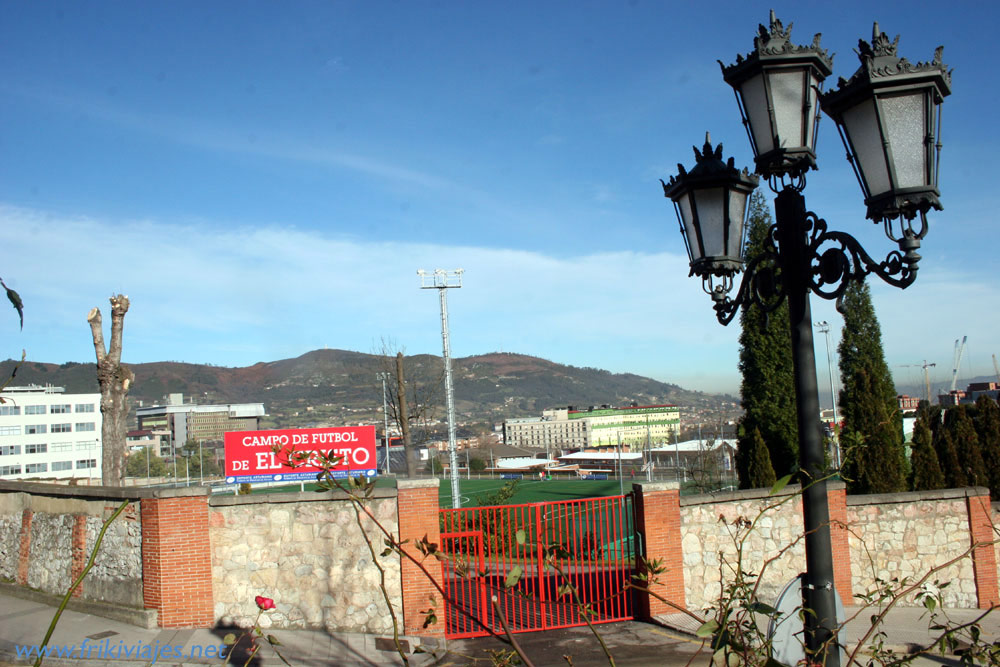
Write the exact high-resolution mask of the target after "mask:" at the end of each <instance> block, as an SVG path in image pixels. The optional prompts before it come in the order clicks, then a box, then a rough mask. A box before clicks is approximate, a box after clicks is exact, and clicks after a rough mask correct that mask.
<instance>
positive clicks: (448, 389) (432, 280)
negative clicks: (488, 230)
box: [417, 269, 465, 509]
mask: <svg viewBox="0 0 1000 667" xmlns="http://www.w3.org/2000/svg"><path fill="white" fill-rule="evenodd" d="M463 273H465V269H455V270H454V271H445V270H444V269H435V270H434V273H431V274H428V273H427V272H426V271H424V270H423V269H421V270H419V271H417V275H419V276H420V288H421V289H436V290H437V291H438V294H439V295H440V297H441V342H442V348H443V351H444V389H445V399H446V401H447V405H448V465H449V467H450V468H451V471H450V472H451V506H452V507H453V508H455V509H458V508H459V507H461V506H462V495H461V493H460V491H459V488H458V445H457V443H456V441H455V389H454V385H453V383H452V379H451V342H450V338H449V336H448V289H449V288H456V287H461V286H462V274H463Z"/></svg>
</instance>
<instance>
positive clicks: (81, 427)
mask: <svg viewBox="0 0 1000 667" xmlns="http://www.w3.org/2000/svg"><path fill="white" fill-rule="evenodd" d="M76 430H77V431H93V430H94V422H77V423H76Z"/></svg>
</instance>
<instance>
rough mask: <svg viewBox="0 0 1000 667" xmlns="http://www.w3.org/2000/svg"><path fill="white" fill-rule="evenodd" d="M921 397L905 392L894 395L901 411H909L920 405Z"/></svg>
mask: <svg viewBox="0 0 1000 667" xmlns="http://www.w3.org/2000/svg"><path fill="white" fill-rule="evenodd" d="M920 401H921V399H919V398H917V397H916V396H907V395H906V394H900V395H899V396H896V402H897V403H898V404H899V409H900V410H902V411H903V412H910V411H911V410H916V409H917V407H918V406H919V405H920Z"/></svg>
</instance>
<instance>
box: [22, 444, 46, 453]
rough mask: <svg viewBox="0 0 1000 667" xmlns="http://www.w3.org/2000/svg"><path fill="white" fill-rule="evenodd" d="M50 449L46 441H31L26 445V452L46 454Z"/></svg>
mask: <svg viewBox="0 0 1000 667" xmlns="http://www.w3.org/2000/svg"><path fill="white" fill-rule="evenodd" d="M46 451H48V445H46V444H45V443H44V442H37V443H31V444H28V445H25V446H24V453H25V454H44V453H45V452H46Z"/></svg>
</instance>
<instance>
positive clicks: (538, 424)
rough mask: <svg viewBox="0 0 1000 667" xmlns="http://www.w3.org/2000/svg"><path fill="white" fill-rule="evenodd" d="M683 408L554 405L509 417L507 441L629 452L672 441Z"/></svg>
mask: <svg viewBox="0 0 1000 667" xmlns="http://www.w3.org/2000/svg"><path fill="white" fill-rule="evenodd" d="M680 427H681V417H680V408H678V407H677V406H676V405H643V406H629V407H622V408H614V407H608V406H601V407H599V408H598V407H591V408H588V409H586V410H577V409H575V408H573V407H572V406H571V407H567V408H554V409H551V410H545V411H544V412H543V413H542V416H541V417H527V418H520V419H508V420H507V421H505V422H504V442H505V443H506V444H507V445H511V446H513V447H522V448H535V449H546V450H552V449H604V448H616V447H618V445H619V444H621V445H622V447H623V449H624V450H626V451H637V450H641V449H643V448H645V447H646V444H647V443H649V444H650V445H652V446H654V447H655V446H657V445H662V444H666V443H671V442H673V441H674V440H675V439H676V437H677V434H678V433H679V432H680Z"/></svg>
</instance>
